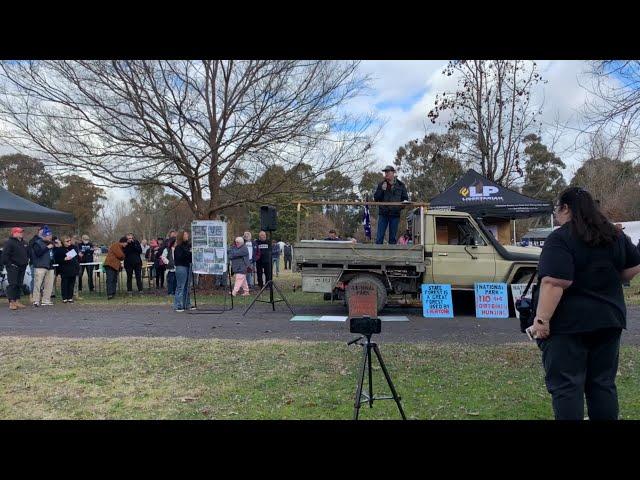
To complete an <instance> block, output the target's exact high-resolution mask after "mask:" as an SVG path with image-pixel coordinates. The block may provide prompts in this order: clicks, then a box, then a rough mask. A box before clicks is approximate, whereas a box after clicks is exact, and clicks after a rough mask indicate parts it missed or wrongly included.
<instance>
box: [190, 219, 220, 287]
mask: <svg viewBox="0 0 640 480" xmlns="http://www.w3.org/2000/svg"><path fill="white" fill-rule="evenodd" d="M191 253H192V257H193V273H202V274H206V275H222V274H223V273H225V272H226V271H227V222H221V221H219V220H195V221H193V222H191Z"/></svg>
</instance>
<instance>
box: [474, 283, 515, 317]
mask: <svg viewBox="0 0 640 480" xmlns="http://www.w3.org/2000/svg"><path fill="white" fill-rule="evenodd" d="M475 293H476V317H477V318H509V295H508V294H507V284H506V283H476V284H475Z"/></svg>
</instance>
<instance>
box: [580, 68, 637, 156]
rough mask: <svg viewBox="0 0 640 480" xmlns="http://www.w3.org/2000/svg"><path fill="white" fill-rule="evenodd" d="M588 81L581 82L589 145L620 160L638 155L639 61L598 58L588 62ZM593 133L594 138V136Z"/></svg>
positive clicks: (585, 130)
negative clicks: (583, 90)
mask: <svg viewBox="0 0 640 480" xmlns="http://www.w3.org/2000/svg"><path fill="white" fill-rule="evenodd" d="M590 66H591V68H590V70H589V71H588V72H587V73H588V74H589V75H588V77H587V78H588V79H589V80H590V82H582V86H583V87H584V88H585V89H586V90H587V91H588V92H589V94H590V99H589V100H588V101H587V103H586V105H585V106H584V110H583V114H584V118H585V120H586V127H585V128H584V132H583V133H587V134H588V136H589V137H591V138H589V139H588V140H587V143H588V144H589V145H594V144H595V145H599V147H601V148H604V149H605V150H606V155H603V154H602V152H596V153H599V154H600V155H594V154H593V153H594V152H590V153H591V154H592V157H593V158H598V157H599V156H608V157H609V158H616V159H620V160H623V159H624V158H626V159H629V160H637V159H638V158H640V60H599V61H593V62H591V63H590ZM593 136H595V139H596V140H595V141H594V139H593V138H594V137H593Z"/></svg>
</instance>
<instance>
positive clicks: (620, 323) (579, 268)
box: [538, 223, 640, 334]
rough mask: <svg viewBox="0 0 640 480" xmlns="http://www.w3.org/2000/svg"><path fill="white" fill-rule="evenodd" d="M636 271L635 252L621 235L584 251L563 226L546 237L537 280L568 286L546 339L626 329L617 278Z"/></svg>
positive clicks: (637, 259) (567, 226)
mask: <svg viewBox="0 0 640 480" xmlns="http://www.w3.org/2000/svg"><path fill="white" fill-rule="evenodd" d="M636 265H640V252H638V249H637V248H635V246H634V245H633V243H632V242H631V239H630V238H629V237H627V236H626V235H620V236H619V237H618V239H617V240H616V241H615V242H614V243H613V244H611V245H607V246H604V247H589V246H588V245H586V244H585V243H584V242H583V241H582V240H580V239H579V238H577V237H576V236H575V235H573V233H572V231H571V225H570V224H569V223H567V224H565V225H563V226H562V227H560V228H558V229H557V230H555V231H554V232H553V233H551V235H549V236H548V237H547V239H546V240H545V242H544V247H543V249H542V254H541V255H540V263H539V265H538V277H539V278H540V279H542V278H543V277H553V278H559V279H562V280H571V281H572V282H573V283H572V284H571V286H570V287H569V288H567V289H566V290H565V291H564V292H563V294H562V298H561V299H560V303H559V304H558V307H557V308H556V310H555V312H554V314H553V317H551V322H550V329H551V334H558V333H565V334H566V333H579V332H590V331H594V330H598V329H600V328H609V327H616V328H626V327H627V318H626V317H627V309H626V306H625V303H624V293H623V291H622V280H621V278H620V272H621V271H622V270H625V269H627V268H631V267H635V266H636Z"/></svg>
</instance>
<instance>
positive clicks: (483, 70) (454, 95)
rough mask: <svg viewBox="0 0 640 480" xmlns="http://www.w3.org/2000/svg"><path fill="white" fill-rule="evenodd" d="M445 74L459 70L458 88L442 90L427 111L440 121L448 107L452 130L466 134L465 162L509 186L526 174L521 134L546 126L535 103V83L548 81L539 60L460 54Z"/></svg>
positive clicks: (463, 137) (463, 143) (464, 146)
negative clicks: (466, 57)
mask: <svg viewBox="0 0 640 480" xmlns="http://www.w3.org/2000/svg"><path fill="white" fill-rule="evenodd" d="M443 74H444V75H447V76H452V75H456V76H458V78H459V80H458V89H457V90H456V91H455V92H444V93H442V94H439V95H437V96H436V101H435V107H434V108H433V109H432V110H431V111H430V112H429V113H428V117H429V118H430V119H431V121H432V122H433V123H435V122H436V120H437V119H438V118H439V117H440V116H441V115H442V114H443V113H445V112H448V113H449V114H450V115H451V116H450V121H449V122H448V127H449V130H450V131H451V132H454V133H457V134H458V135H460V138H461V140H462V145H461V154H462V155H463V162H464V163H465V164H466V165H468V166H474V167H476V168H478V169H479V170H480V171H481V173H482V174H483V175H485V176H486V177H487V178H489V179H490V180H493V181H496V182H498V183H500V184H503V185H505V186H508V185H509V184H510V183H511V182H512V181H513V180H515V179H516V178H518V177H521V176H522V175H523V169H522V165H521V151H520V149H521V148H522V140H523V139H524V137H525V136H526V135H527V134H530V133H538V132H539V130H540V126H541V122H540V121H539V120H538V118H539V116H540V115H541V113H542V112H541V110H540V108H541V106H534V105H532V104H531V94H532V91H533V88H534V87H535V86H536V85H537V84H538V83H540V82H544V80H543V79H542V77H541V76H540V74H539V73H538V72H537V68H536V63H535V62H528V61H523V60H457V61H452V62H449V64H448V65H447V67H446V68H445V69H444V71H443Z"/></svg>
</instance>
